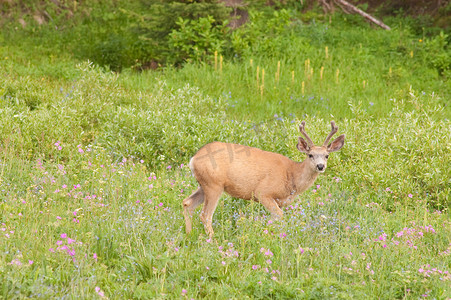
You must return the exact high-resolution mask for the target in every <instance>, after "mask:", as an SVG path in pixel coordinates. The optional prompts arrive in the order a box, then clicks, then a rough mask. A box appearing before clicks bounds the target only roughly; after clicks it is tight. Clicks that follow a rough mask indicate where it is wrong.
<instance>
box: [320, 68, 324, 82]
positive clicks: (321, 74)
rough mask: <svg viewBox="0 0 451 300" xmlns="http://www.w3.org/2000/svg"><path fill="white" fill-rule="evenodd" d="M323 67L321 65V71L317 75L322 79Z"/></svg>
mask: <svg viewBox="0 0 451 300" xmlns="http://www.w3.org/2000/svg"><path fill="white" fill-rule="evenodd" d="M323 73H324V67H321V71H320V72H319V77H320V79H321V80H323Z"/></svg>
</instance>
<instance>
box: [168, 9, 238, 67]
mask: <svg viewBox="0 0 451 300" xmlns="http://www.w3.org/2000/svg"><path fill="white" fill-rule="evenodd" d="M215 23H216V22H215V19H213V17H211V16H208V17H206V18H199V19H197V20H191V21H190V20H184V19H182V18H179V20H178V21H177V22H176V24H177V26H178V28H177V29H173V30H172V32H171V34H170V35H169V45H170V47H171V48H172V51H173V53H174V55H173V56H172V57H171V60H173V61H174V62H180V61H189V62H202V61H205V60H206V59H207V58H209V57H210V56H211V55H213V54H214V53H215V52H216V53H221V52H222V49H223V48H224V46H225V44H226V36H227V32H228V29H229V28H228V27H227V22H224V23H223V24H221V25H217V26H215V25H214V24H215Z"/></svg>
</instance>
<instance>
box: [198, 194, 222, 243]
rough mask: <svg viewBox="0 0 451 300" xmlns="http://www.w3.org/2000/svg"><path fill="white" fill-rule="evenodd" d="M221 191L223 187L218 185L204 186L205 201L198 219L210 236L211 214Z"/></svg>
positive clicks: (211, 234) (211, 228)
mask: <svg viewBox="0 0 451 300" xmlns="http://www.w3.org/2000/svg"><path fill="white" fill-rule="evenodd" d="M222 192H223V188H222V187H220V186H209V187H208V188H205V187H204V193H205V198H204V200H205V203H204V207H203V209H202V213H201V215H200V219H201V221H202V223H203V224H204V227H205V231H206V233H207V234H208V235H209V236H210V237H212V236H213V234H214V231H213V227H212V222H213V214H214V212H215V209H216V206H217V205H218V201H219V197H220V196H221V194H222Z"/></svg>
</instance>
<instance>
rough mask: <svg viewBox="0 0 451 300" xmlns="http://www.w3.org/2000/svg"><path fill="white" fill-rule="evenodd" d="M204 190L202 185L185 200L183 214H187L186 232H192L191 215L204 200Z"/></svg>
mask: <svg viewBox="0 0 451 300" xmlns="http://www.w3.org/2000/svg"><path fill="white" fill-rule="evenodd" d="M204 197H205V195H204V190H203V189H202V187H199V188H198V189H197V190H196V191H195V192H194V193H192V194H191V196H189V197H188V198H186V199H185V200H183V215H184V216H185V229H186V233H187V234H188V233H190V232H191V229H192V226H191V216H192V215H193V213H194V210H195V209H196V207H198V206H199V205H200V204H202V203H203V202H204Z"/></svg>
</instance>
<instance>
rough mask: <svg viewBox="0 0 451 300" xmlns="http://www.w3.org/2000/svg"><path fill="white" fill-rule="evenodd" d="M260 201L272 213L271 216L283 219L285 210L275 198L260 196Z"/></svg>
mask: <svg viewBox="0 0 451 300" xmlns="http://www.w3.org/2000/svg"><path fill="white" fill-rule="evenodd" d="M258 201H259V202H260V203H261V204H262V205H263V206H264V207H265V208H266V209H267V210H268V211H269V212H270V213H271V218H274V219H282V217H283V211H282V210H281V209H280V207H279V205H277V203H276V201H275V200H274V199H272V198H270V197H259V198H258Z"/></svg>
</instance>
